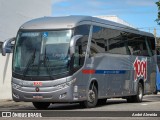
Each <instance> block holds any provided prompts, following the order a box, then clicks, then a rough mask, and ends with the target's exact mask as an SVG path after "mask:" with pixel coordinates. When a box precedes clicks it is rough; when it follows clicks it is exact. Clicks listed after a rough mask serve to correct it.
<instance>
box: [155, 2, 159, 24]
mask: <svg viewBox="0 0 160 120" xmlns="http://www.w3.org/2000/svg"><path fill="white" fill-rule="evenodd" d="M156 4H157V7H158V16H157V19H156V22H157V23H158V24H159V25H160V0H159V1H158V2H156Z"/></svg>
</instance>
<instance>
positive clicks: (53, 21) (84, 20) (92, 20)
mask: <svg viewBox="0 0 160 120" xmlns="http://www.w3.org/2000/svg"><path fill="white" fill-rule="evenodd" d="M82 24H92V25H97V26H105V27H108V28H112V29H119V30H123V31H126V32H131V33H135V34H141V35H146V36H150V37H154V36H153V34H151V33H148V32H143V31H139V30H138V29H135V28H132V27H129V26H126V25H123V24H120V23H116V22H112V21H109V20H104V19H100V18H96V17H91V16H63V17H41V18H37V19H33V20H31V21H28V22H26V23H24V24H23V25H22V26H21V27H20V29H29V30H35V29H36V30H37V29H38V30H43V29H47V30H50V29H71V28H74V27H76V26H78V25H82Z"/></svg>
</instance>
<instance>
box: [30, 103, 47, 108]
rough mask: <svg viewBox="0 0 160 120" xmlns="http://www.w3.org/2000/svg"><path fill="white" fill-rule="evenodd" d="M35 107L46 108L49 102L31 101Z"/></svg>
mask: <svg viewBox="0 0 160 120" xmlns="http://www.w3.org/2000/svg"><path fill="white" fill-rule="evenodd" d="M32 103H33V105H34V107H35V108H36V109H47V108H48V107H49V106H50V103H49V102H32Z"/></svg>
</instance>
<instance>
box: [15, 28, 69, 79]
mask: <svg viewBox="0 0 160 120" xmlns="http://www.w3.org/2000/svg"><path fill="white" fill-rule="evenodd" d="M71 35H72V30H59V31H58V30H57V31H41V32H33V31H32V32H30V31H21V32H19V33H18V36H17V40H16V45H15V50H14V60H13V72H14V73H16V74H20V75H23V76H50V77H51V76H54V75H58V74H63V73H66V72H68V71H69V61H70V57H69V55H68V54H69V44H70V40H71Z"/></svg>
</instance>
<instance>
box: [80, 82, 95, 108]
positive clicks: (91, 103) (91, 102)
mask: <svg viewBox="0 0 160 120" xmlns="http://www.w3.org/2000/svg"><path fill="white" fill-rule="evenodd" d="M97 101H98V92H97V88H96V87H95V86H94V85H93V86H92V88H90V89H89V91H88V94H87V100H86V101H84V102H81V103H80V105H82V106H83V107H85V108H93V107H95V106H96V105H97Z"/></svg>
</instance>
